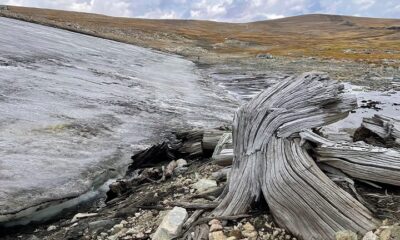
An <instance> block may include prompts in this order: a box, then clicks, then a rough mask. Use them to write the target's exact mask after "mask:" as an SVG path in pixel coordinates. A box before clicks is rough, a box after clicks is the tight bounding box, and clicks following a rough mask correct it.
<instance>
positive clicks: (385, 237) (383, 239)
mask: <svg viewBox="0 0 400 240" xmlns="http://www.w3.org/2000/svg"><path fill="white" fill-rule="evenodd" d="M379 239H380V240H394V239H396V240H397V239H400V227H399V226H390V227H388V228H386V229H384V230H383V231H382V232H381V234H380V236H379Z"/></svg>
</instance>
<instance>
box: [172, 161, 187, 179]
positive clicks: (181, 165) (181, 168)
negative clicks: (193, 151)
mask: <svg viewBox="0 0 400 240" xmlns="http://www.w3.org/2000/svg"><path fill="white" fill-rule="evenodd" d="M187 165H188V163H187V161H186V160H185V159H183V158H181V159H178V160H176V168H175V170H174V173H175V174H176V175H179V174H182V173H184V172H186V171H187V170H188V168H187V167H186V166H187Z"/></svg>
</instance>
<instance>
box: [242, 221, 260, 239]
mask: <svg viewBox="0 0 400 240" xmlns="http://www.w3.org/2000/svg"><path fill="white" fill-rule="evenodd" d="M242 235H243V236H244V237H246V238H248V239H249V240H256V239H257V237H258V233H257V231H256V229H255V228H254V226H253V225H251V223H249V222H247V223H246V224H245V225H243V231H242Z"/></svg>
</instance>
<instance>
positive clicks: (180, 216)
mask: <svg viewBox="0 0 400 240" xmlns="http://www.w3.org/2000/svg"><path fill="white" fill-rule="evenodd" d="M187 217H188V213H187V211H186V209H184V208H181V207H174V208H173V209H172V210H171V211H169V212H168V213H167V214H166V215H165V217H164V218H163V220H162V222H161V224H160V226H158V228H157V231H156V232H155V233H154V235H153V237H152V239H153V240H170V239H173V238H176V237H177V236H178V235H179V233H180V232H181V230H182V225H183V224H184V222H185V220H186V218H187Z"/></svg>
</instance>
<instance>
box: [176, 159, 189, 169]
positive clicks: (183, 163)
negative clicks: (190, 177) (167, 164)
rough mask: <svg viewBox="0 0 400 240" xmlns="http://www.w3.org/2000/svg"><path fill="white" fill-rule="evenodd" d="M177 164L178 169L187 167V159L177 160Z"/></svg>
mask: <svg viewBox="0 0 400 240" xmlns="http://www.w3.org/2000/svg"><path fill="white" fill-rule="evenodd" d="M176 164H177V167H178V168H180V167H185V166H186V165H187V164H188V163H187V161H186V160H185V159H183V158H181V159H178V160H176Z"/></svg>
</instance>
